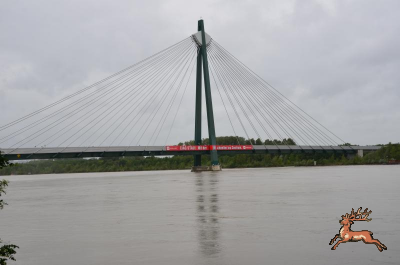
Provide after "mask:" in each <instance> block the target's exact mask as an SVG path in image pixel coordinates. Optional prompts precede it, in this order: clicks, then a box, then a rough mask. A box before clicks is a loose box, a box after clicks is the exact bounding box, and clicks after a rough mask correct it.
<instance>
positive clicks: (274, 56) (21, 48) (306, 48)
mask: <svg viewBox="0 0 400 265" xmlns="http://www.w3.org/2000/svg"><path fill="white" fill-rule="evenodd" d="M399 10H400V1H397V0H381V1H373V0H348V1H331V0H301V1H300V0H299V1H295V0H285V1H282V0H279V1H278V0H276V1H275V0H268V1H266V0H264V1H243V0H241V1H232V0H231V1H227V0H213V1H209V0H203V1H188V0H163V1H151V0H148V1H132V0H130V1H125V0H123V1H103V0H96V1H88V0H79V1H75V0H69V1H54V0H52V1H49V0H36V1H27V0H26V1H20V0H2V1H1V2H0V113H1V115H0V125H3V124H6V123H8V122H10V121H13V120H15V119H17V118H19V117H21V116H24V115H26V114H29V113H31V112H33V111H35V110H37V109H39V108H40V107H43V106H46V105H48V104H50V103H52V102H54V101H56V100H58V99H60V98H62V97H64V96H66V95H69V94H71V93H73V92H75V91H78V90H79V89H82V88H84V87H85V86H88V85H90V84H92V83H94V82H96V81H98V80H100V79H103V78H105V77H107V76H108V75H111V74H113V73H115V72H117V71H119V70H121V69H123V68H125V67H127V66H129V65H132V64H133V63H135V62H138V61H140V60H142V59H144V58H146V57H148V56H150V55H152V54H154V53H156V52H158V51H160V50H162V49H164V48H166V47H167V46H170V45H172V44H174V43H176V42H178V41H180V40H182V39H184V38H186V37H188V36H190V35H191V34H193V33H195V32H196V31H197V20H198V19H200V18H203V19H204V21H205V26H206V31H207V32H208V33H209V34H210V35H211V36H212V37H213V38H214V39H215V40H217V42H218V43H219V44H221V45H222V46H223V47H225V48H226V49H227V50H228V51H230V52H231V53H233V54H234V55H235V56H236V57H237V58H239V59H240V60H241V61H242V62H243V63H245V64H246V65H247V66H248V67H250V68H251V69H252V70H253V71H255V72H256V73H257V74H259V75H260V76H261V77H262V78H264V79H265V80H267V81H268V82H269V83H270V84H272V85H273V86H274V87H275V88H277V89H278V90H279V91H280V92H281V93H282V94H284V95H286V96H287V97H288V98H290V99H291V100H292V101H293V102H295V103H296V104H297V105H299V106H300V107H301V108H302V109H304V110H305V111H306V112H307V113H308V114H310V115H311V116H313V117H314V118H315V119H316V120H318V121H320V122H321V123H322V124H324V125H325V126H326V127H327V128H329V129H330V130H331V131H333V132H334V133H335V134H337V135H338V136H339V137H341V138H342V139H344V140H345V141H346V142H351V143H354V144H376V143H387V142H389V141H391V142H399V141H400V134H399V132H400V125H399V124H400V123H399V120H400V107H399V102H400V89H399V84H400V71H399V70H400V49H399V47H400V34H399V32H400V17H399V15H398V11H399ZM189 95H191V94H190V93H189ZM188 106H189V107H191V108H192V107H193V106H192V105H191V104H189V105H188ZM180 120H187V121H191V120H193V113H188V114H187V116H186V117H181V118H180ZM179 126H184V125H183V124H180V125H179ZM222 127H223V126H220V127H219V128H221V129H220V131H218V125H217V134H218V133H219V132H220V134H225V131H224V130H223V129H222ZM182 129H185V130H182ZM192 130H193V124H190V126H189V125H188V126H187V128H181V129H180V130H179V131H178V132H176V133H175V135H176V139H184V140H188V138H189V139H190V138H191V137H192V134H193V133H192ZM181 131H182V133H181ZM184 131H185V132H186V131H190V133H189V134H184V133H183V132H184Z"/></svg>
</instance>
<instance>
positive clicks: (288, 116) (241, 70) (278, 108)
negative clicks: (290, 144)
mask: <svg viewBox="0 0 400 265" xmlns="http://www.w3.org/2000/svg"><path fill="white" fill-rule="evenodd" d="M222 53H223V52H222ZM228 60H229V59H228ZM229 61H230V60H229ZM230 63H231V64H232V63H233V64H235V61H231V62H230ZM237 66H239V69H238V71H239V72H241V74H243V75H244V76H245V77H248V75H247V74H246V72H243V69H240V65H237V63H236V65H235V66H234V67H235V68H237ZM247 79H248V78H247ZM248 80H249V82H250V83H252V84H253V85H255V86H253V85H252V86H250V88H254V91H258V92H260V90H259V89H258V88H257V87H258V85H257V84H254V81H252V79H251V78H250V79H248ZM256 93H257V92H256ZM257 94H258V95H260V94H259V93H257ZM266 96H267V101H269V100H271V101H272V99H271V98H270V97H269V96H268V95H266ZM273 103H278V104H276V107H277V111H278V112H280V113H282V114H283V115H284V116H286V117H287V118H288V119H289V120H290V121H291V122H292V123H293V124H294V125H298V126H299V127H298V128H299V129H300V130H301V131H303V132H304V133H305V135H306V136H307V138H309V139H310V140H312V141H313V138H312V137H310V135H309V134H308V132H307V131H305V130H304V129H303V128H302V127H301V126H304V128H306V127H307V126H305V125H304V123H303V122H302V121H301V120H300V124H298V123H297V122H296V120H293V119H292V118H291V116H290V115H289V114H288V113H286V112H285V111H283V109H281V107H280V105H279V103H280V102H279V101H278V102H276V101H275V102H274V101H273ZM272 110H274V109H273V108H272ZM275 114H276V115H278V116H279V117H281V118H283V117H282V116H281V115H279V114H278V113H277V112H275ZM284 121H285V120H284ZM287 125H289V124H287ZM292 131H293V130H292ZM309 132H310V133H311V134H313V135H314V137H316V138H319V139H320V140H321V141H322V142H324V140H323V139H321V138H320V137H319V136H318V135H316V134H315V133H314V132H313V130H312V129H311V130H310V131H309ZM317 145H318V144H317Z"/></svg>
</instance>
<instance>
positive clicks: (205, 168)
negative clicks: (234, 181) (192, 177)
mask: <svg viewBox="0 0 400 265" xmlns="http://www.w3.org/2000/svg"><path fill="white" fill-rule="evenodd" d="M221 170H222V167H221V165H211V166H193V167H192V172H203V171H221Z"/></svg>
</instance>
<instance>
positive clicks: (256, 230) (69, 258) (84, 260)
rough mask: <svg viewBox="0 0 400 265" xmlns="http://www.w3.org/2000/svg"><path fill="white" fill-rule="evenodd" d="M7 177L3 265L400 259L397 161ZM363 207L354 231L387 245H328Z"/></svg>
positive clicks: (0, 214) (0, 221) (1, 220)
mask: <svg viewBox="0 0 400 265" xmlns="http://www.w3.org/2000/svg"><path fill="white" fill-rule="evenodd" d="M0 178H2V177H0ZM4 178H6V179H8V180H10V186H9V187H8V189H7V194H6V196H4V199H5V200H6V201H7V202H8V204H9V205H8V206H6V207H5V208H4V209H3V210H1V211H0V236H1V238H2V240H3V241H5V242H11V243H13V244H17V245H19V247H20V248H19V249H18V252H17V255H16V258H17V261H16V262H10V263H9V264H10V265H13V264H15V265H19V264H29V265H67V264H68V265H71V264H74V265H76V264H84V265H89V264H121V265H122V264H150V265H156V264H160V265H161V264H162V265H169V264H171V265H177V264H194V265H196V264H223V265H225V264H226V265H234V264H240V265H242V264H243V265H244V264H296V265H301V264H305V265H312V264H318V265H319V264H324V265H325V264H327V265H329V264H335V265H336V264H354V265H357V264H362V265H368V264H400V205H399V204H400V193H399V188H400V166H399V165H393V166H337V167H291V168H289V167H288V168H261V169H233V170H230V169H224V170H223V171H221V172H203V173H191V172H189V171H187V170H184V171H151V172H150V171H148V172H119V173H87V174H57V175H30V176H6V177H4ZM2 198H3V197H2ZM360 206H362V207H363V208H369V209H370V210H372V214H371V215H370V217H372V221H371V222H368V223H367V222H356V223H355V224H354V225H353V226H352V229H353V230H355V231H356V230H369V231H372V232H373V233H374V237H375V238H377V239H379V240H380V241H381V242H382V243H384V244H385V245H386V246H387V247H388V250H387V251H384V252H382V253H381V252H379V251H378V249H377V248H376V246H375V245H366V244H364V243H363V242H356V243H353V242H349V243H345V244H341V245H339V246H338V248H337V249H336V250H334V251H333V250H331V246H329V245H328V243H329V241H330V240H331V239H332V238H333V237H334V236H335V234H337V233H338V231H339V229H340V224H339V223H338V220H340V219H341V215H344V214H345V213H349V212H350V211H351V208H358V207H360Z"/></svg>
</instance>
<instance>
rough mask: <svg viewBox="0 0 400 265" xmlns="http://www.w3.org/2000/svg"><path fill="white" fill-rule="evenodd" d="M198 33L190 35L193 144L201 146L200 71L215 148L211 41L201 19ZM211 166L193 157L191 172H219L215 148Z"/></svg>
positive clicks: (212, 150)
mask: <svg viewBox="0 0 400 265" xmlns="http://www.w3.org/2000/svg"><path fill="white" fill-rule="evenodd" d="M197 30H198V32H197V33H196V34H193V35H192V38H193V40H194V41H195V42H196V43H197V46H198V53H197V71H196V112H195V116H196V117H195V130H194V143H195V145H201V144H202V140H201V109H202V108H201V105H202V104H201V103H202V70H203V76H204V88H205V97H206V109H207V123H208V138H209V145H210V146H211V147H215V146H216V145H217V141H216V137H215V124H214V112H213V106H212V98H211V85H210V74H209V71H208V59H207V45H208V44H209V43H210V41H211V37H210V36H209V35H208V34H207V33H206V32H205V30H204V21H203V20H202V19H201V20H199V21H198V27H197ZM210 156H211V166H205V167H204V166H202V165H201V155H194V166H193V168H192V171H218V170H221V166H220V164H219V162H218V154H217V150H216V148H211V150H210Z"/></svg>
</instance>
